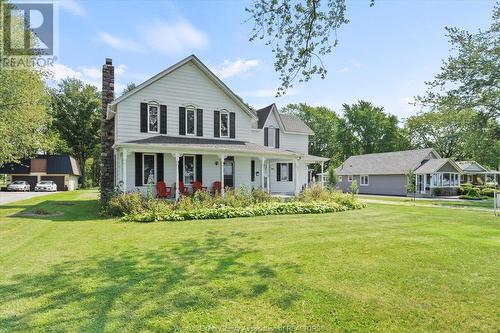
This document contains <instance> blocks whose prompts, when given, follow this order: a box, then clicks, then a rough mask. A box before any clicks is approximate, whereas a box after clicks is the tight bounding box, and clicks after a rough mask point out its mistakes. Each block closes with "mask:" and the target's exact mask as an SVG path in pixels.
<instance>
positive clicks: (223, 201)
mask: <svg viewBox="0 0 500 333" xmlns="http://www.w3.org/2000/svg"><path fill="white" fill-rule="evenodd" d="M363 207H365V204H363V203H361V202H360V201H358V200H357V199H356V198H355V197H354V196H352V195H349V194H345V193H342V192H340V191H333V190H328V189H324V188H321V187H320V186H315V187H312V188H307V189H305V190H304V191H302V193H301V194H300V195H299V196H297V197H295V198H290V199H289V200H288V201H287V202H285V201H284V200H283V199H281V198H276V197H273V196H271V195H270V194H268V193H266V192H264V191H262V190H260V189H256V190H251V191H247V190H246V189H244V188H241V189H236V190H228V191H226V192H225V195H224V196H223V197H222V196H220V195H215V196H213V195H210V194H209V193H207V192H203V191H198V192H196V193H195V194H194V195H193V196H192V197H189V196H183V197H181V198H180V199H179V200H178V201H177V202H174V201H166V200H160V199H156V198H153V197H151V196H143V195H142V194H141V193H139V192H133V193H125V194H116V195H115V196H113V197H112V198H111V199H110V200H109V202H108V205H107V206H106V207H105V213H106V214H108V215H112V216H121V217H122V219H123V220H124V221H137V222H153V221H184V220H201V219H222V218H232V217H250V216H263V215H283V214H317V213H331V212H340V211H345V210H349V209H360V208H363Z"/></svg>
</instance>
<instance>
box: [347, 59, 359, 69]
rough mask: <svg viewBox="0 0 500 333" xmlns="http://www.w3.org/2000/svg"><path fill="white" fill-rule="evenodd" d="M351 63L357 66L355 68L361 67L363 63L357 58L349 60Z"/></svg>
mask: <svg viewBox="0 0 500 333" xmlns="http://www.w3.org/2000/svg"><path fill="white" fill-rule="evenodd" d="M349 64H350V65H351V66H352V67H355V68H359V67H361V64H360V63H359V62H358V61H357V60H355V59H350V60H349Z"/></svg>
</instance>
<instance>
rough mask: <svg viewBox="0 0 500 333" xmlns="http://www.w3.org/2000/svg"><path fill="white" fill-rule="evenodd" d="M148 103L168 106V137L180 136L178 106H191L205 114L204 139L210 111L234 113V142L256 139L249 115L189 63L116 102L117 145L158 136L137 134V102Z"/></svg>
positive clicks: (211, 126)
mask: <svg viewBox="0 0 500 333" xmlns="http://www.w3.org/2000/svg"><path fill="white" fill-rule="evenodd" d="M151 100H156V101H158V102H159V104H164V105H166V106H167V133H168V135H171V136H178V135H179V127H178V126H179V111H178V110H179V106H185V105H188V104H193V105H196V108H199V109H203V110H205V111H206V112H207V113H205V116H204V117H203V133H204V137H208V138H213V133H214V117H213V116H209V114H212V113H211V112H213V111H211V110H222V109H225V110H228V111H231V112H236V124H235V128H236V140H241V141H249V142H255V141H256V140H258V139H256V138H253V137H254V135H253V133H252V121H251V118H250V116H249V115H248V114H247V113H246V112H245V111H244V110H242V109H241V108H240V107H239V106H238V105H237V104H236V103H235V102H234V101H233V100H232V99H231V98H230V97H229V96H227V95H226V94H225V93H224V92H223V91H222V90H221V89H219V87H217V86H216V85H215V84H214V83H213V82H212V81H211V80H210V79H209V78H208V77H207V76H206V75H205V74H204V73H203V72H201V71H200V70H199V69H198V68H197V67H196V66H195V65H193V64H191V63H188V64H186V65H184V66H181V67H179V68H178V69H176V70H175V71H173V72H172V73H170V74H168V75H166V76H165V77H163V78H161V79H160V80H158V81H156V82H155V83H153V84H151V85H149V86H147V87H145V88H144V89H142V90H140V91H139V92H137V93H135V94H133V95H131V96H130V97H128V98H127V99H125V100H123V101H121V102H120V103H118V105H117V114H116V116H115V122H116V123H115V128H116V136H115V139H116V140H115V142H116V143H121V142H126V141H131V140H140V139H144V138H149V137H151V136H154V135H158V134H156V133H141V131H140V103H141V102H146V103H147V102H149V101H151ZM208 112H210V113H208ZM216 139H218V138H216ZM220 139H224V140H225V139H227V138H220Z"/></svg>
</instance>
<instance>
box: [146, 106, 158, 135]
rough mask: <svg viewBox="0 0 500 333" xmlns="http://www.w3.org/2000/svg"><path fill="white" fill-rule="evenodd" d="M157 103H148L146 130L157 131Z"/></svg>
mask: <svg viewBox="0 0 500 333" xmlns="http://www.w3.org/2000/svg"><path fill="white" fill-rule="evenodd" d="M158 109H159V107H158V104H149V105H148V132H149V133H158V119H159V114H160V113H159V110H158Z"/></svg>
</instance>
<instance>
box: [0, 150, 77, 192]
mask: <svg viewBox="0 0 500 333" xmlns="http://www.w3.org/2000/svg"><path fill="white" fill-rule="evenodd" d="M0 174H7V175H8V181H10V182H12V181H16V180H24V181H27V182H28V183H29V184H30V186H31V190H34V189H35V184H36V183H37V182H38V181H41V180H52V181H54V182H55V183H56V184H57V190H58V191H72V190H76V189H77V188H78V177H79V176H80V168H79V167H78V163H77V162H76V160H75V159H74V158H73V157H71V156H68V155H39V156H36V157H34V158H31V159H30V158H25V159H22V160H21V162H20V163H6V164H4V165H2V166H1V167H0Z"/></svg>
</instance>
